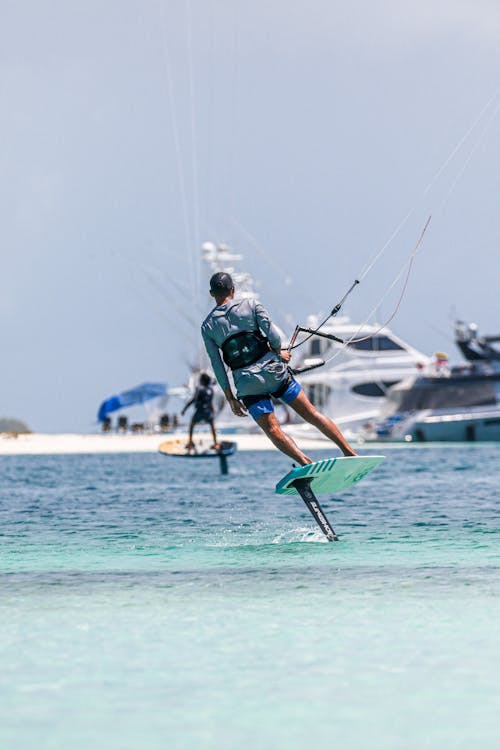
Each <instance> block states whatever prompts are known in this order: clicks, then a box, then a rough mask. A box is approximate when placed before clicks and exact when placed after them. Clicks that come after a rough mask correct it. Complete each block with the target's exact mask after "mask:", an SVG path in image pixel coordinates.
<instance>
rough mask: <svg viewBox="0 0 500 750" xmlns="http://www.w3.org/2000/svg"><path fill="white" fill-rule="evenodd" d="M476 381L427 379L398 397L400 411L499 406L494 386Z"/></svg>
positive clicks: (397, 403)
mask: <svg viewBox="0 0 500 750" xmlns="http://www.w3.org/2000/svg"><path fill="white" fill-rule="evenodd" d="M474 381H475V379H474V378H471V377H469V378H436V379H431V378H425V379H422V380H421V381H418V382H416V383H415V384H414V385H413V387H411V388H410V389H408V390H401V391H398V392H397V393H395V394H394V398H393V399H391V400H393V401H394V403H395V405H396V407H397V410H398V411H405V412H406V411H415V410H418V409H454V408H466V407H469V406H488V405H492V404H495V403H496V398H495V390H494V386H493V383H491V382H484V380H483V382H481V381H480V380H476V381H475V382H474Z"/></svg>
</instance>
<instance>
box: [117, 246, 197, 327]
mask: <svg viewBox="0 0 500 750" xmlns="http://www.w3.org/2000/svg"><path fill="white" fill-rule="evenodd" d="M116 254H117V255H118V257H119V258H121V260H122V261H125V263H128V264H129V265H130V266H133V267H134V268H135V269H139V270H140V271H142V273H143V274H144V276H145V277H146V279H147V281H149V283H150V284H151V286H153V287H154V288H155V289H156V290H157V291H159V292H160V293H161V295H162V299H163V300H165V296H167V298H168V300H169V302H170V303H172V305H173V307H174V309H175V310H176V312H177V313H178V314H179V316H180V318H181V322H182V323H184V324H189V327H190V329H191V330H190V333H191V332H193V331H197V329H198V323H197V321H195V320H194V318H192V317H191V316H190V315H188V314H187V313H186V309H185V305H181V304H180V303H179V302H176V300H175V299H174V298H173V297H172V295H171V292H170V291H169V290H168V289H167V286H166V284H164V283H163V282H162V281H160V279H164V280H165V279H166V281H167V282H168V283H169V284H170V286H171V287H172V288H173V289H174V291H175V292H177V293H178V294H179V295H180V297H181V298H185V296H186V294H187V291H186V289H185V287H183V286H182V285H181V284H179V283H178V282H176V281H175V280H174V279H172V278H170V277H169V276H168V275H167V276H166V275H165V274H164V273H163V272H162V271H160V269H159V268H156V267H154V266H151V265H147V264H146V263H143V262H142V263H141V262H139V261H138V260H137V259H136V258H129V257H128V256H127V255H125V254H124V253H119V252H117V253H116ZM144 298H145V299H147V301H148V303H149V304H150V305H151V306H152V307H153V308H154V309H155V310H156V312H157V313H159V314H160V315H161V316H162V317H163V318H165V319H166V320H168V322H169V323H170V324H172V323H173V322H175V324H176V325H178V323H179V318H176V319H175V320H172V317H171V316H170V315H169V314H168V313H167V312H166V309H165V308H164V307H163V306H160V305H157V304H155V303H154V302H152V300H151V296H149V295H148V296H147V297H146V295H144Z"/></svg>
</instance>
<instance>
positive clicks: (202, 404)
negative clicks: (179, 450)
mask: <svg viewBox="0 0 500 750" xmlns="http://www.w3.org/2000/svg"><path fill="white" fill-rule="evenodd" d="M213 398H214V389H213V388H212V378H211V377H210V375H207V373H206V372H202V373H201V375H200V380H199V385H198V387H197V388H196V391H195V394H194V396H193V398H192V399H191V400H190V401H188V402H187V404H186V405H185V407H184V409H183V410H182V412H181V414H184V413H185V411H186V410H187V409H189V407H190V406H191V405H192V404H194V406H195V411H194V414H193V416H192V417H191V422H190V424H189V441H188V444H187V445H186V449H187V450H188V451H191V450H193V449H194V443H193V430H194V426H195V425H196V424H199V423H200V422H207V423H208V424H209V425H210V429H211V430H212V437H213V439H214V445H213V447H214V448H215V450H219V449H220V445H219V443H218V442H217V432H216V429H215V422H214V418H215V417H214V405H213Z"/></svg>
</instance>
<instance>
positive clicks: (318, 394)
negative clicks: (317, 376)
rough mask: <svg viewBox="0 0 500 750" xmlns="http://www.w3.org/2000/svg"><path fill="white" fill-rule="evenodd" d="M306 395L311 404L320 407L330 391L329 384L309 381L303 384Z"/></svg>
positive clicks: (324, 402) (323, 405)
mask: <svg viewBox="0 0 500 750" xmlns="http://www.w3.org/2000/svg"><path fill="white" fill-rule="evenodd" d="M304 390H305V392H306V396H307V398H308V399H309V401H310V402H311V404H312V405H313V406H317V407H318V409H322V408H324V407H325V406H326V404H327V401H328V398H329V396H330V393H331V388H330V386H329V385H325V384H324V383H311V384H307V385H304Z"/></svg>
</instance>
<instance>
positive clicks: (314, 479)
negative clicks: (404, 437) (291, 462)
mask: <svg viewBox="0 0 500 750" xmlns="http://www.w3.org/2000/svg"><path fill="white" fill-rule="evenodd" d="M384 458H385V456H342V457H339V458H323V459H322V460H321V461H314V462H313V463H312V464H308V465H307V466H299V467H298V468H296V469H292V471H289V472H288V474H285V476H284V477H283V478H282V479H280V481H279V482H278V484H277V485H276V492H277V494H278V495H297V494H299V493H298V492H297V488H296V487H295V486H294V482H295V480H297V479H308V480H310V487H311V490H312V491H313V492H314V493H317V494H330V493H334V492H341V491H342V490H345V489H346V488H347V487H350V486H351V485H353V484H355V483H356V482H359V481H360V480H361V479H363V477H366V475H367V474H369V473H370V471H372V470H373V469H374V468H375V467H376V466H378V464H379V463H380V462H381V461H383V460H384Z"/></svg>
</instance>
